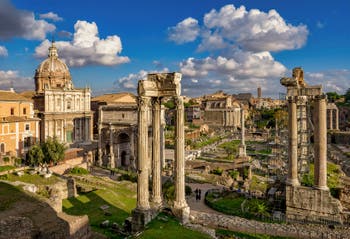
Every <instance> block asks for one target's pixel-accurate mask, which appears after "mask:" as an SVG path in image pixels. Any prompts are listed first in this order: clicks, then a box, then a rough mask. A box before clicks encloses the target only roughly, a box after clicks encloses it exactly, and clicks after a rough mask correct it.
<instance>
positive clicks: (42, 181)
mask: <svg viewBox="0 0 350 239" xmlns="http://www.w3.org/2000/svg"><path fill="white" fill-rule="evenodd" d="M0 179H4V180H7V181H11V182H15V181H20V182H25V183H32V184H35V185H51V184H54V183H57V182H58V181H59V180H60V179H59V178H58V177H56V176H55V175H52V176H51V177H50V178H44V177H43V176H40V175H38V174H34V175H30V174H27V173H25V174H24V175H22V176H17V175H15V174H13V173H9V174H5V175H1V176H0Z"/></svg>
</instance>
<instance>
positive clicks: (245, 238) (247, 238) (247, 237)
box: [216, 229, 292, 239]
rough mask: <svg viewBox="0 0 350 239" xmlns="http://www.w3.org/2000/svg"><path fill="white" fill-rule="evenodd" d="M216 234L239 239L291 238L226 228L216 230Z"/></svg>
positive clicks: (225, 238)
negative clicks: (233, 230)
mask: <svg viewBox="0 0 350 239" xmlns="http://www.w3.org/2000/svg"><path fill="white" fill-rule="evenodd" d="M216 235H218V236H220V238H224V239H230V238H241V239H292V238H291V237H279V236H269V235H263V234H255V233H254V234H253V233H243V232H232V231H227V230H222V229H218V230H216Z"/></svg>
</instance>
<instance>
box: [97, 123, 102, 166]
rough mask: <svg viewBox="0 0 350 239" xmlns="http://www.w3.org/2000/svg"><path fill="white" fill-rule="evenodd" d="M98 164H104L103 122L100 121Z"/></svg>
mask: <svg viewBox="0 0 350 239" xmlns="http://www.w3.org/2000/svg"><path fill="white" fill-rule="evenodd" d="M97 165H98V166H102V124H101V123H100V122H99V123H98V161H97Z"/></svg>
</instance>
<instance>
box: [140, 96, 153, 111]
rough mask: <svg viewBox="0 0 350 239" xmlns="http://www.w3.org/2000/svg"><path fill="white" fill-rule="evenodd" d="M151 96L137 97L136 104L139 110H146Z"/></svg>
mask: <svg viewBox="0 0 350 239" xmlns="http://www.w3.org/2000/svg"><path fill="white" fill-rule="evenodd" d="M150 100H151V98H150V97H146V96H139V97H137V106H138V108H139V110H146V109H147V108H148V107H149V103H150Z"/></svg>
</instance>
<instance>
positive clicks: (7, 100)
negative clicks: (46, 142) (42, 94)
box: [0, 90, 40, 158]
mask: <svg viewBox="0 0 350 239" xmlns="http://www.w3.org/2000/svg"><path fill="white" fill-rule="evenodd" d="M39 121H40V120H39V119H38V118H35V117H34V110H33V103H32V101H31V100H29V99H27V98H25V97H23V96H21V95H19V94H17V93H16V92H14V91H13V90H10V91H0V158H4V157H8V156H13V157H25V154H26V152H27V151H28V149H29V148H30V146H32V145H33V144H35V143H36V142H38V140H39Z"/></svg>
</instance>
